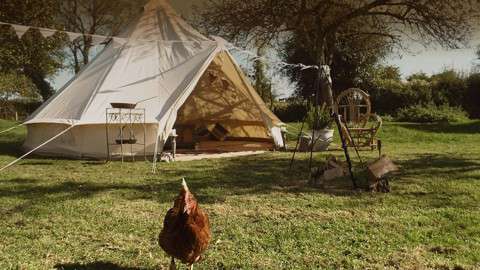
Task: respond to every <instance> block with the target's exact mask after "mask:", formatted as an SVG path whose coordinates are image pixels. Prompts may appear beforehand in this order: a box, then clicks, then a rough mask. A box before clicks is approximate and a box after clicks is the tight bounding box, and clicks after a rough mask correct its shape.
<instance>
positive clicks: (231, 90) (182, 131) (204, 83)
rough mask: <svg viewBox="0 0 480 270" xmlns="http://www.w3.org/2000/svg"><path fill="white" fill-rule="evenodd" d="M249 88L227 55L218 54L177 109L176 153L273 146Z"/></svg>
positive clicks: (264, 148)
mask: <svg viewBox="0 0 480 270" xmlns="http://www.w3.org/2000/svg"><path fill="white" fill-rule="evenodd" d="M252 90H253V88H251V87H250V88H249V87H248V85H246V84H245V83H244V80H242V78H241V77H240V75H239V74H238V71H237V70H236V67H235V66H234V63H233V62H232V61H231V59H230V57H229V56H228V54H227V53H226V52H222V53H219V54H218V55H217V56H216V58H215V59H214V60H213V62H212V64H211V65H210V66H209V68H208V69H207V71H205V73H204V74H203V75H202V77H201V79H200V81H199V82H198V84H197V86H196V88H195V89H194V90H193V92H192V94H191V95H190V96H189V97H188V99H187V100H186V102H185V103H184V104H183V106H182V107H181V108H180V110H179V111H178V114H177V121H176V123H175V126H174V128H175V129H176V130H177V134H178V138H177V148H178V149H179V152H182V151H201V152H234V151H256V150H271V149H273V148H274V142H273V139H272V138H271V135H270V132H269V130H268V128H267V126H266V124H265V122H264V120H263V117H262V113H263V112H262V108H261V107H260V106H258V104H257V103H256V101H255V100H254V98H252V93H251V91H252ZM253 91H255V90H253ZM255 94H256V93H255ZM167 145H169V144H168V143H167Z"/></svg>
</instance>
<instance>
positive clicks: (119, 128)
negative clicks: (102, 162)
mask: <svg viewBox="0 0 480 270" xmlns="http://www.w3.org/2000/svg"><path fill="white" fill-rule="evenodd" d="M111 105H112V108H107V109H106V111H105V119H106V124H105V129H106V141H107V160H108V161H111V160H112V159H113V158H114V157H120V158H121V160H122V162H123V161H124V159H125V157H131V158H132V161H135V156H136V155H137V153H138V152H140V153H141V152H143V156H144V159H145V160H147V153H146V128H147V126H146V123H145V109H143V108H135V107H136V104H130V103H111Z"/></svg>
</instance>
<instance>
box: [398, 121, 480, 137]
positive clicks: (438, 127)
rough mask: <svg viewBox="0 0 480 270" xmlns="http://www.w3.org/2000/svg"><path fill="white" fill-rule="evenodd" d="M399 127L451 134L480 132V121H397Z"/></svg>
mask: <svg viewBox="0 0 480 270" xmlns="http://www.w3.org/2000/svg"><path fill="white" fill-rule="evenodd" d="M396 125H397V126H399V127H403V128H407V129H414V130H418V131H424V132H430V133H451V134H480V121H470V122H466V123H455V124H449V123H435V124H414V123H397V124H396Z"/></svg>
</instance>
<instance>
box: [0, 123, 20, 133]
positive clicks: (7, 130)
mask: <svg viewBox="0 0 480 270" xmlns="http://www.w3.org/2000/svg"><path fill="white" fill-rule="evenodd" d="M23 125H24V123H21V124H19V125H16V126H13V127H10V128H7V129H5V130H2V131H0V134H3V133H7V132H9V131H11V130H14V129H16V128H18V127H21V126H23Z"/></svg>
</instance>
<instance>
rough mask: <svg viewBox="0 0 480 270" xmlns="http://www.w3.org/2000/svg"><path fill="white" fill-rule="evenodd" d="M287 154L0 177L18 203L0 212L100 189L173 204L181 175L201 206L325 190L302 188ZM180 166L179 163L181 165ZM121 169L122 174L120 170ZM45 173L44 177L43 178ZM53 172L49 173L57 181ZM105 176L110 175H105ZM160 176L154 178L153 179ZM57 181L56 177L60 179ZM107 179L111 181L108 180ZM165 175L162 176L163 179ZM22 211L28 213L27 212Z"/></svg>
mask: <svg viewBox="0 0 480 270" xmlns="http://www.w3.org/2000/svg"><path fill="white" fill-rule="evenodd" d="M289 161H290V159H289V158H288V157H283V158H282V157H277V156H272V155H267V156H251V157H243V158H234V159H226V160H221V161H220V160H216V161H212V163H214V164H213V165H211V164H210V162H208V163H206V162H205V161H203V162H193V163H188V166H187V163H177V164H173V165H170V164H165V165H161V167H160V174H161V176H156V175H150V176H147V177H145V176H140V175H139V179H140V180H138V181H137V180H134V178H135V176H132V175H125V174H119V176H118V177H119V178H118V179H119V180H118V181H115V180H114V179H115V177H113V178H110V179H111V180H107V181H105V180H104V179H103V177H108V175H109V174H110V173H109V172H107V171H105V173H103V172H102V173H100V174H98V176H95V178H94V179H85V180H78V181H75V180H65V181H62V180H52V179H48V178H47V176H40V177H38V178H35V179H34V180H32V179H28V178H15V179H10V180H0V181H1V182H0V183H2V184H3V185H2V186H0V199H1V198H15V199H19V200H21V201H22V203H20V204H18V205H16V206H15V207H13V208H9V209H8V208H6V207H4V208H3V209H2V208H0V214H3V215H12V214H15V213H23V214H27V215H28V213H25V211H27V210H28V209H30V208H38V207H40V208H43V207H48V206H50V205H53V204H55V203H62V202H65V201H72V200H77V199H84V198H89V197H92V196H95V195H97V194H101V193H107V192H108V193H109V196H113V197H114V198H115V199H116V200H149V201H155V202H159V203H170V202H173V200H174V198H175V197H176V196H177V194H178V192H179V190H180V187H181V179H182V177H185V178H186V180H187V182H188V185H189V188H190V190H192V192H193V193H194V194H195V196H196V197H197V199H198V200H199V202H200V203H201V204H216V203H224V202H225V201H226V200H227V199H228V197H229V196H242V195H266V194H271V193H329V191H325V190H321V189H314V188H311V187H310V186H308V184H307V179H308V173H307V172H308V162H306V161H299V162H297V165H296V166H295V168H294V169H293V171H291V172H290V171H289V168H288V164H289ZM184 164H185V165H184ZM125 173H128V172H127V171H125ZM48 177H50V176H48ZM59 177H63V176H59V175H54V176H51V178H53V179H58V178H59ZM110 177H111V176H110ZM159 178H160V179H159ZM60 179H62V178H60ZM112 179H113V180H112ZM167 179H168V180H167ZM331 194H334V195H341V196H349V195H351V194H353V190H352V189H351V186H349V185H347V186H346V187H344V188H342V189H341V190H335V191H332V192H331ZM27 212H28V211H27Z"/></svg>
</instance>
